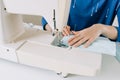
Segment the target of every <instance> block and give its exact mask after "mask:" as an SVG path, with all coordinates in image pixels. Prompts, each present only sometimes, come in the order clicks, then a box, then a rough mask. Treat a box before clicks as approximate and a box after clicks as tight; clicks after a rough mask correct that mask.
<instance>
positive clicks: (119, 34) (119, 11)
mask: <svg viewBox="0 0 120 80" xmlns="http://www.w3.org/2000/svg"><path fill="white" fill-rule="evenodd" d="M117 17H118V23H119V26H118V27H116V29H117V31H118V37H117V39H116V41H117V42H120V7H119V9H118V11H117Z"/></svg>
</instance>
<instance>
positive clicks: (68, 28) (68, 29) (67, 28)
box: [66, 26, 70, 35]
mask: <svg viewBox="0 0 120 80" xmlns="http://www.w3.org/2000/svg"><path fill="white" fill-rule="evenodd" d="M66 30H67V32H68V35H69V34H70V27H69V26H67V27H66Z"/></svg>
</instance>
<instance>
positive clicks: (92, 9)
mask: <svg viewBox="0 0 120 80" xmlns="http://www.w3.org/2000/svg"><path fill="white" fill-rule="evenodd" d="M93 13H94V7H93V8H92V12H91V16H93Z"/></svg>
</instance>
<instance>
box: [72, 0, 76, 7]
mask: <svg viewBox="0 0 120 80" xmlns="http://www.w3.org/2000/svg"><path fill="white" fill-rule="evenodd" d="M75 6H76V0H74V3H73V8H75Z"/></svg>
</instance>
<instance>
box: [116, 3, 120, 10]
mask: <svg viewBox="0 0 120 80" xmlns="http://www.w3.org/2000/svg"><path fill="white" fill-rule="evenodd" d="M119 6H120V2H119V4H118V5H117V8H116V11H117V10H118V8H119Z"/></svg>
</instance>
